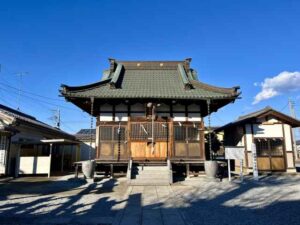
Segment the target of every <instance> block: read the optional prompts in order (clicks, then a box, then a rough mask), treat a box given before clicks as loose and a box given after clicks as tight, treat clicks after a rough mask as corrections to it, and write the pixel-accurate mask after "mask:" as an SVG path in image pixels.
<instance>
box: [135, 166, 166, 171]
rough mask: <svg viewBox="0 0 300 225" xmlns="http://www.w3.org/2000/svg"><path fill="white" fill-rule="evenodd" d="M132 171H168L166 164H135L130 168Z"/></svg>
mask: <svg viewBox="0 0 300 225" xmlns="http://www.w3.org/2000/svg"><path fill="white" fill-rule="evenodd" d="M132 170H133V171H135V170H138V171H168V170H169V168H168V167H167V166H144V167H142V166H137V167H133V168H132Z"/></svg>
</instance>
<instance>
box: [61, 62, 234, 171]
mask: <svg viewBox="0 0 300 225" xmlns="http://www.w3.org/2000/svg"><path fill="white" fill-rule="evenodd" d="M109 61H110V68H109V69H108V70H106V71H104V74H103V77H102V80H101V81H99V82H97V83H93V84H89V85H86V86H77V87H70V86H66V85H62V89H61V94H62V95H63V96H64V97H65V99H66V100H67V101H69V102H72V103H73V104H75V105H76V106H78V107H79V108H81V109H82V110H84V111H86V112H87V113H89V114H92V115H93V116H95V117H96V118H97V128H96V149H97V152H96V159H97V160H96V162H97V163H101V162H105V161H108V160H109V163H113V162H116V163H117V162H118V163H119V164H120V162H123V163H124V165H127V164H128V161H129V159H132V160H133V162H134V163H141V162H152V161H155V162H161V163H165V162H166V160H167V159H169V160H170V161H171V163H180V164H183V165H185V164H192V163H197V164H201V163H202V164H203V162H204V160H205V159H206V157H205V139H204V119H203V118H204V117H206V116H207V115H208V114H210V113H212V112H216V111H217V110H218V109H219V108H221V107H223V106H225V105H227V104H229V103H232V102H234V101H235V100H236V98H237V97H238V96H239V92H238V89H239V88H238V87H233V88H220V87H215V86H211V85H208V84H205V83H202V82H200V81H199V80H198V78H197V73H196V71H195V70H194V69H192V68H190V62H191V59H186V60H183V61H118V60H115V59H110V60H109Z"/></svg>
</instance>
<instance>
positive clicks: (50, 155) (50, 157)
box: [48, 143, 53, 178]
mask: <svg viewBox="0 0 300 225" xmlns="http://www.w3.org/2000/svg"><path fill="white" fill-rule="evenodd" d="M52 145H53V144H52V143H50V154H49V172H48V178H50V174H51V159H52Z"/></svg>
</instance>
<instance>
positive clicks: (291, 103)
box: [289, 98, 300, 159]
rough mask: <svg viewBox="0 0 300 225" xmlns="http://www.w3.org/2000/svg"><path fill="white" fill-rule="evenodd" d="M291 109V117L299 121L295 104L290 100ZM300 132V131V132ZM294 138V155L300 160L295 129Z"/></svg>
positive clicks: (293, 130)
mask: <svg viewBox="0 0 300 225" xmlns="http://www.w3.org/2000/svg"><path fill="white" fill-rule="evenodd" d="M289 108H290V115H291V117H293V118H295V119H297V117H296V112H295V102H294V101H293V100H291V99H290V98H289ZM299 131H300V130H299ZM292 136H293V142H294V143H293V145H294V154H295V158H296V159H298V152H297V145H296V135H295V129H294V128H292Z"/></svg>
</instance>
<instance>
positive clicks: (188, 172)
mask: <svg viewBox="0 0 300 225" xmlns="http://www.w3.org/2000/svg"><path fill="white" fill-rule="evenodd" d="M189 176H190V164H189V163H187V164H186V177H187V178H188V177H189Z"/></svg>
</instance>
